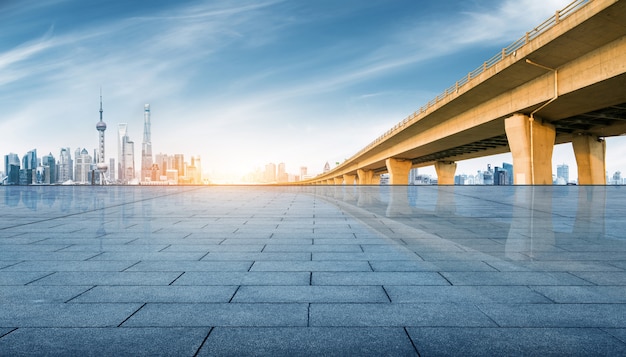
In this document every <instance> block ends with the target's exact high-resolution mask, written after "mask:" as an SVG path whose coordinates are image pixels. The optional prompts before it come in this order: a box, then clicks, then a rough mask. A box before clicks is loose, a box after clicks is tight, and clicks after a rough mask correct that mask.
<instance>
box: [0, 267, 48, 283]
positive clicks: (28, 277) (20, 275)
mask: <svg viewBox="0 0 626 357" xmlns="http://www.w3.org/2000/svg"><path fill="white" fill-rule="evenodd" d="M50 274H52V273H51V272H41V271H37V272H18V271H5V270H0V285H25V284H29V283H32V282H34V281H37V280H39V279H41V278H44V277H46V276H48V275H50Z"/></svg>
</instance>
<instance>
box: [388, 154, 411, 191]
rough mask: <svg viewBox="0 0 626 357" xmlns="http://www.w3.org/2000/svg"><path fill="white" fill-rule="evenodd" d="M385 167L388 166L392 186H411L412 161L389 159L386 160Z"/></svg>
mask: <svg viewBox="0 0 626 357" xmlns="http://www.w3.org/2000/svg"><path fill="white" fill-rule="evenodd" d="M385 165H387V171H389V184H390V185H408V184H409V171H411V166H412V165H413V163H412V162H411V160H399V159H394V158H389V159H387V160H385Z"/></svg>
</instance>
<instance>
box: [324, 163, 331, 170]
mask: <svg viewBox="0 0 626 357" xmlns="http://www.w3.org/2000/svg"><path fill="white" fill-rule="evenodd" d="M328 171H330V164H329V163H328V161H326V164H325V165H324V173H327V172H328Z"/></svg>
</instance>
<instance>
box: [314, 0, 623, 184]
mask: <svg viewBox="0 0 626 357" xmlns="http://www.w3.org/2000/svg"><path fill="white" fill-rule="evenodd" d="M624 134H626V1H624V0H622V1H620V0H577V1H574V2H573V3H571V4H570V5H568V6H567V7H566V8H564V9H562V10H560V11H557V12H556V14H555V15H554V16H553V17H552V18H550V19H548V20H547V21H545V22H544V23H543V24H541V25H539V26H538V27H536V28H535V29H533V30H532V31H530V32H528V33H526V34H525V35H524V36H523V37H522V38H520V39H519V40H518V41H515V42H514V43H512V44H511V45H510V46H508V47H507V48H504V49H502V51H501V52H500V53H498V54H496V55H495V56H494V57H492V58H491V59H489V60H487V61H485V62H484V63H483V64H482V65H481V66H480V67H479V68H477V69H476V70H474V71H472V72H470V73H468V75H467V76H466V77H464V78H463V79H461V80H459V81H457V82H456V83H455V84H454V85H453V86H451V87H450V88H448V89H446V90H445V91H444V93H442V94H441V95H439V96H437V97H436V98H435V99H433V100H432V101H431V102H429V103H427V104H426V105H425V106H423V107H422V108H420V109H419V110H418V111H416V112H415V113H412V114H411V115H409V116H408V117H407V118H405V119H404V120H402V121H401V122H400V123H398V124H397V125H396V126H394V127H393V128H391V129H390V130H389V131H387V132H386V133H384V134H383V135H381V136H380V137H379V138H377V139H376V140H374V141H373V142H372V143H370V144H369V145H367V146H366V147H365V148H363V149H362V150H360V151H359V152H358V153H356V154H355V155H353V156H352V157H351V158H349V159H348V160H346V161H345V162H343V163H341V164H340V165H338V166H337V167H335V168H333V169H332V170H331V171H329V172H326V173H324V174H321V175H318V176H316V177H315V178H312V179H310V180H308V181H305V182H304V183H309V184H355V183H356V184H375V183H377V181H376V178H377V177H379V175H380V174H382V173H389V177H390V183H391V184H406V183H408V172H409V170H410V169H411V168H414V167H423V166H429V165H434V166H435V169H436V171H437V176H438V179H439V183H440V184H453V183H454V173H455V169H456V162H457V161H460V160H466V159H472V158H477V157H482V156H488V155H493V154H499V153H505V152H511V154H512V156H513V166H514V181H515V184H551V183H552V162H551V161H552V151H553V146H554V145H555V144H561V143H567V142H571V143H572V144H573V148H574V153H575V156H576V160H577V165H578V177H579V183H580V184H605V183H606V182H605V180H606V179H605V161H604V160H605V153H606V144H605V142H604V138H606V137H610V136H618V135H624Z"/></svg>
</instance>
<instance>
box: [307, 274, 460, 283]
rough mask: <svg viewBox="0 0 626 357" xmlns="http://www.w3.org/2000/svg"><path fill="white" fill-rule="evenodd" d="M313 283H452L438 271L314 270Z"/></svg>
mask: <svg viewBox="0 0 626 357" xmlns="http://www.w3.org/2000/svg"><path fill="white" fill-rule="evenodd" d="M311 284H313V285H386V286H390V285H404V286H407V285H450V283H449V282H448V281H447V280H446V279H444V278H443V277H442V276H441V275H440V274H438V273H436V272H314V273H313V276H312V278H311Z"/></svg>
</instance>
